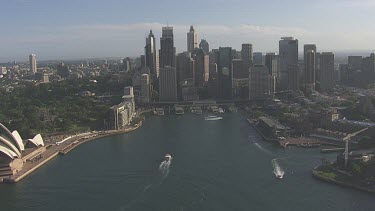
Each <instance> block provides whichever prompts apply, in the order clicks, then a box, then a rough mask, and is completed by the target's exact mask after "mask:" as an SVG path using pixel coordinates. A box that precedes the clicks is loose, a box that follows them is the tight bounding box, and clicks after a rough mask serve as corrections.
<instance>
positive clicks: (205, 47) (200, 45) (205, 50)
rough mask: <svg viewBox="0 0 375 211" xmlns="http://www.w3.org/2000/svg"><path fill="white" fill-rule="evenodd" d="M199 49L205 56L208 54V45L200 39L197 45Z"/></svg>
mask: <svg viewBox="0 0 375 211" xmlns="http://www.w3.org/2000/svg"><path fill="white" fill-rule="evenodd" d="M199 48H201V49H203V50H204V52H205V53H206V54H208V53H210V45H209V44H208V42H207V41H206V40H205V39H201V42H200V43H199Z"/></svg>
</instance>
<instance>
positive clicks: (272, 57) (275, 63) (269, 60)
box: [264, 53, 279, 77]
mask: <svg viewBox="0 0 375 211" xmlns="http://www.w3.org/2000/svg"><path fill="white" fill-rule="evenodd" d="M264 63H265V66H266V67H267V68H268V71H269V72H268V73H269V74H270V75H271V76H274V77H277V75H278V72H279V56H278V55H276V53H267V54H266V56H265V61H264Z"/></svg>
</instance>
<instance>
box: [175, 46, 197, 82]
mask: <svg viewBox="0 0 375 211" xmlns="http://www.w3.org/2000/svg"><path fill="white" fill-rule="evenodd" d="M194 68H195V65H194V59H193V58H191V53H190V52H183V53H179V54H177V57H176V72H177V84H178V83H179V82H181V81H184V80H186V79H191V80H193V79H194V73H195V69H194Z"/></svg>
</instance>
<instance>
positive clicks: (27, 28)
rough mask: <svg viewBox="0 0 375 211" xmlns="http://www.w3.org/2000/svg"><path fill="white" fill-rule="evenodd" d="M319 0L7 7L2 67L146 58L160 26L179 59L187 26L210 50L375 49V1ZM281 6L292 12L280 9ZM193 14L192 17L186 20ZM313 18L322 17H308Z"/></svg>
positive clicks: (9, 4)
mask: <svg viewBox="0 0 375 211" xmlns="http://www.w3.org/2000/svg"><path fill="white" fill-rule="evenodd" d="M322 2H323V1H322V0H318V1H315V2H304V5H302V4H301V3H300V2H298V1H295V0H288V1H284V2H272V4H268V3H267V2H262V3H259V2H255V1H239V0H237V1H235V2H233V3H231V4H229V3H226V2H225V1H219V2H218V3H217V4H213V3H212V1H205V2H199V4H191V5H190V4H188V3H186V2H178V3H176V2H171V1H169V0H166V1H162V2H159V3H158V4H154V5H152V7H151V6H150V5H147V4H144V3H145V2H143V1H139V2H137V3H136V2H125V3H124V2H121V1H114V0H113V1H111V2H110V3H103V2H99V1H90V2H88V1H80V2H79V3H76V2H75V4H70V2H69V1H68V2H64V3H59V2H54V1H52V2H47V1H42V0H40V1H33V4H31V3H27V2H26V1H14V2H13V1H8V2H6V3H4V4H3V7H4V12H3V13H2V14H0V17H1V19H2V20H7V19H9V17H12V21H10V22H4V24H3V25H4V28H6V29H7V30H6V33H3V34H2V35H1V36H0V44H1V46H2V48H3V49H5V50H4V51H2V52H1V53H0V62H8V61H13V60H17V61H24V60H27V58H26V56H27V55H28V54H31V53H35V54H36V55H38V57H39V58H40V60H50V59H84V58H100V57H127V56H129V57H136V56H139V55H141V54H143V48H142V47H140V46H144V38H146V36H147V35H148V32H149V30H150V29H151V30H153V32H154V34H155V37H156V39H157V40H158V39H159V38H160V37H161V28H162V27H163V26H167V25H169V26H172V27H173V28H174V34H175V46H176V53H179V52H182V51H185V50H186V33H187V32H188V31H189V28H190V25H193V26H194V28H195V29H196V30H197V31H198V42H199V41H200V40H201V39H206V40H207V41H208V43H209V44H210V48H211V49H212V48H216V49H217V48H219V47H220V46H231V47H232V48H233V49H236V50H240V48H241V44H242V43H252V44H253V45H254V52H264V53H267V52H277V50H278V48H277V47H278V44H277V42H278V40H279V39H280V37H282V36H293V37H295V38H297V39H298V40H299V41H300V44H301V45H300V46H299V48H300V49H299V50H300V51H301V50H302V48H303V44H307V43H316V44H317V45H318V46H320V49H321V51H334V52H335V51H360V50H363V51H367V52H371V51H372V50H374V49H375V42H373V41H374V39H373V37H374V35H375V30H374V29H373V28H374V27H373V22H374V21H372V20H374V15H372V11H373V9H374V8H375V3H374V1H366V0H363V1H352V0H344V1H337V0H334V1H330V2H324V4H322ZM62 4H63V5H62ZM192 5H194V6H192ZM166 6H168V7H166ZM193 7H194V8H193ZM196 7H197V8H198V7H199V8H200V9H199V10H196ZM283 7H285V8H286V7H288V9H287V10H285V11H281V10H280V8H283ZM181 8H182V9H181ZM15 11H17V17H14V13H15ZM30 11H32V12H30ZM108 11H110V13H109V12H108ZM290 11H293V13H290ZM188 13H193V15H190V16H187V15H186V16H185V17H183V16H184V14H188ZM309 13H314V14H317V13H319V16H314V15H306V14H309ZM137 14H138V15H137ZM139 14H145V15H144V16H142V17H140V16H139ZM160 14H163V15H160ZM279 17H282V18H279ZM30 19H31V20H33V22H32V23H33V24H30V21H29V20H30ZM323 19H324V21H321V20H323ZM358 23H366V25H365V26H368V27H363V24H358ZM218 35H219V36H218ZM157 49H160V43H159V42H157Z"/></svg>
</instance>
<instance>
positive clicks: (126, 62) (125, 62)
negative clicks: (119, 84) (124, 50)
mask: <svg viewBox="0 0 375 211" xmlns="http://www.w3.org/2000/svg"><path fill="white" fill-rule="evenodd" d="M122 63H123V65H124V69H125V71H126V72H129V71H131V70H132V64H131V60H130V58H129V57H126V58H125V59H124V60H122Z"/></svg>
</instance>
